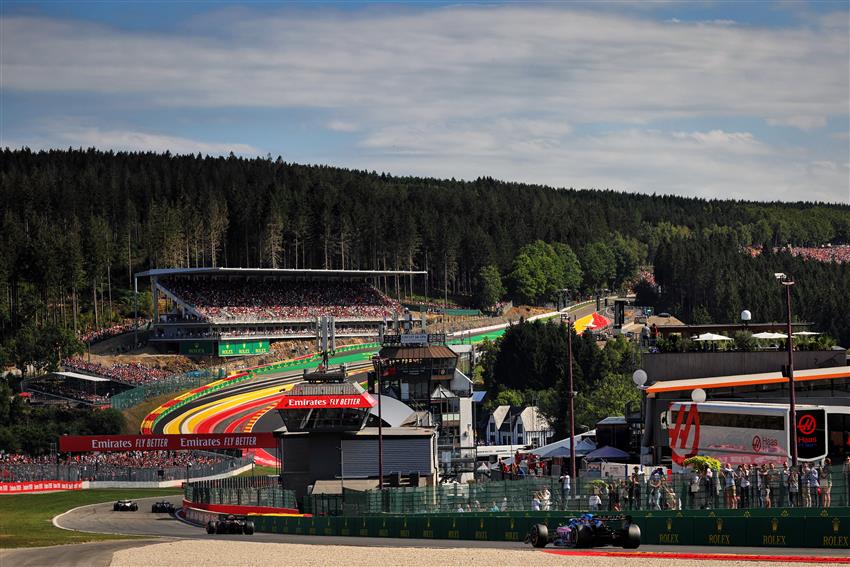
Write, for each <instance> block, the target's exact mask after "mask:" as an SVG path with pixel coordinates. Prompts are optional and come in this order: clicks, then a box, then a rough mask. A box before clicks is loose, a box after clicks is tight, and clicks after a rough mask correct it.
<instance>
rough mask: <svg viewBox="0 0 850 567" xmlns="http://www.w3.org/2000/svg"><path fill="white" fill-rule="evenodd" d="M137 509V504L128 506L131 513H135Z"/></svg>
mask: <svg viewBox="0 0 850 567" xmlns="http://www.w3.org/2000/svg"><path fill="white" fill-rule="evenodd" d="M138 509H139V505H138V504H133V505H132V506H130V510H131V511H132V512H135V511H137V510H138Z"/></svg>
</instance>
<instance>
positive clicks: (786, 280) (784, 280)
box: [774, 273, 797, 467]
mask: <svg viewBox="0 0 850 567" xmlns="http://www.w3.org/2000/svg"><path fill="white" fill-rule="evenodd" d="M774 275H775V276H776V278H777V279H778V280H779V281H780V283H781V284H782V285H783V286H785V305H786V308H787V310H788V321H787V324H786V327H785V328H786V334H787V335H788V339H787V340H788V367H787V374H788V397H789V400H788V402H789V405H790V416H789V417H790V421H791V424H790V427H789V429H790V430H791V466H792V467H796V466H797V393H796V391H795V387H794V344H793V343H792V342H791V340H792V335H791V287H792V286H793V285H794V280H792V279H791V278H790V277H788V276H787V275H786V274H781V273H778V274H774Z"/></svg>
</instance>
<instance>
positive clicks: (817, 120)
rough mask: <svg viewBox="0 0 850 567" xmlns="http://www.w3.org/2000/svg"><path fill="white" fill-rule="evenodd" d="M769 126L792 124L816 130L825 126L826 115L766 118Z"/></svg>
mask: <svg viewBox="0 0 850 567" xmlns="http://www.w3.org/2000/svg"><path fill="white" fill-rule="evenodd" d="M767 123H768V124H769V125H771V126H792V127H794V128H798V129H800V130H816V129H818V128H823V127H824V126H826V116H812V115H808V116H805V115H804V116H799V115H798V116H785V117H783V118H768V119H767Z"/></svg>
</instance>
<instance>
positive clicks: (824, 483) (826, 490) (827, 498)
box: [820, 457, 832, 508]
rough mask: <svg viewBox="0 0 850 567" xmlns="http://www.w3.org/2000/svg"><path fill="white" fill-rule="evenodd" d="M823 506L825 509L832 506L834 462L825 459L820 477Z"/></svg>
mask: <svg viewBox="0 0 850 567" xmlns="http://www.w3.org/2000/svg"><path fill="white" fill-rule="evenodd" d="M820 489H821V490H820V493H821V505H822V506H823V507H824V508H829V507H830V506H832V461H831V460H830V459H829V457H827V458H826V459H824V462H823V467H822V468H821V476H820Z"/></svg>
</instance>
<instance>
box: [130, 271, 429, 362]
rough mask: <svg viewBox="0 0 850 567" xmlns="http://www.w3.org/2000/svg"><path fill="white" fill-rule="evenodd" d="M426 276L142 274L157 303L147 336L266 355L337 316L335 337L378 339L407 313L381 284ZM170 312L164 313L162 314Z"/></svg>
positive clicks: (312, 334)
mask: <svg viewBox="0 0 850 567" xmlns="http://www.w3.org/2000/svg"><path fill="white" fill-rule="evenodd" d="M425 274H426V272H410V271H393V270H389V271H387V270H384V271H367V270H309V269H307V270H293V269H263V268H256V269H251V268H173V269H155V270H148V271H146V272H141V273H138V274H136V278H150V285H151V292H152V294H153V304H154V322H153V329H152V331H151V333H150V336H149V337H148V341H149V342H150V343H151V344H155V345H157V346H158V347H159V348H160V350H163V351H168V352H179V353H181V354H185V355H209V356H213V355H217V356H241V355H251V354H263V353H266V352H268V351H269V347H270V344H271V343H273V342H275V341H280V340H293V339H294V340H305V339H306V340H310V339H315V338H316V337H317V336H319V335H320V333H319V324H320V319H321V318H322V317H332V318H333V321H334V335H335V337H336V338H351V337H363V338H372V337H376V336H377V335H378V334H379V331H380V329H381V326H382V325H385V324H386V323H388V322H391V321H394V320H397V319H398V318H399V317H400V315H401V314H402V312H403V311H404V308H403V307H402V306H401V304H400V303H399V302H398V301H397V300H394V299H391V298H390V297H388V296H387V295H385V294H384V293H382V292H381V291H380V290H379V289H378V288H379V283H380V282H386V281H388V280H390V279H395V278H411V277H414V276H419V275H425ZM163 306H164V307H163Z"/></svg>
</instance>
